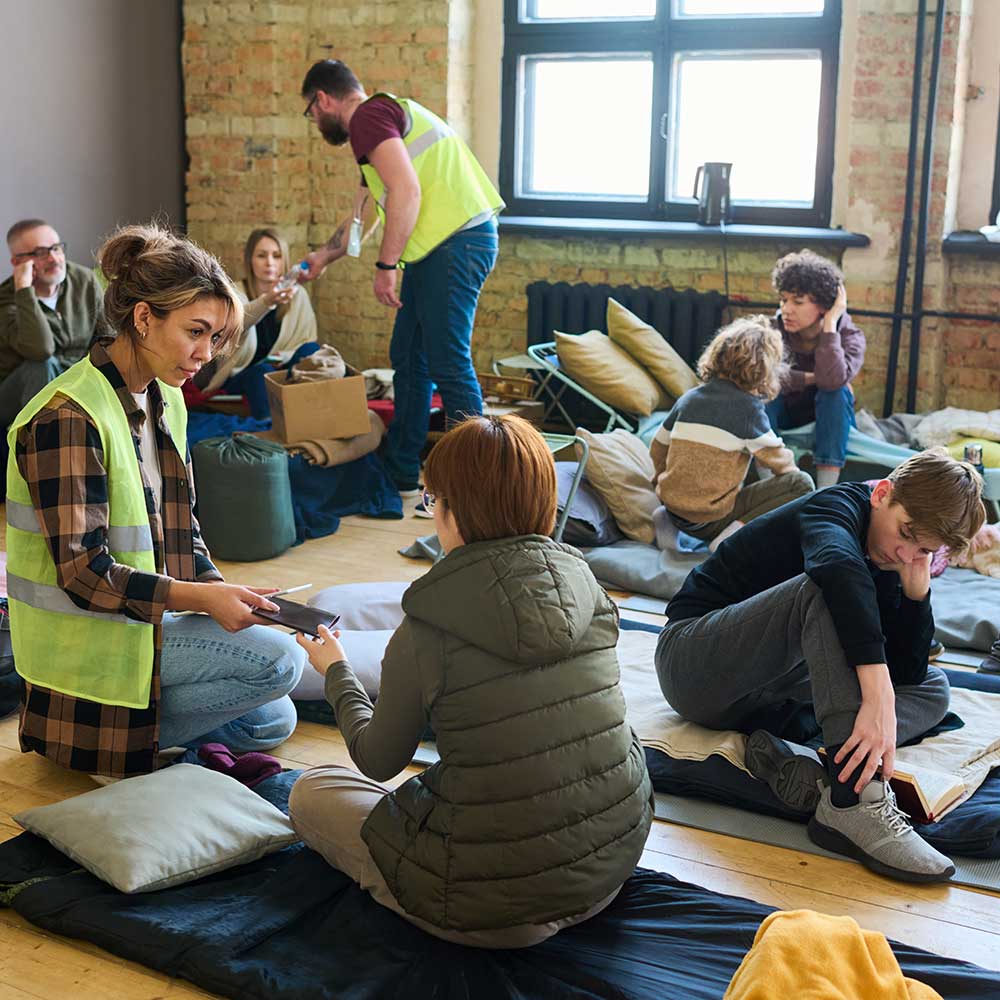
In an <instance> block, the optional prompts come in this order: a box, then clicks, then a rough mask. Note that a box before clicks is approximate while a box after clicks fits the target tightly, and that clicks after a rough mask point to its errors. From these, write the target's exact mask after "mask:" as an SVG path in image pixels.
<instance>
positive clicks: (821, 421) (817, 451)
mask: <svg viewBox="0 0 1000 1000" xmlns="http://www.w3.org/2000/svg"><path fill="white" fill-rule="evenodd" d="M767 415H768V418H769V419H770V421H771V426H772V427H773V428H774V429H775V430H776V431H781V430H785V429H786V428H790V427H799V426H801V425H802V424H806V423H809V420H810V419H814V420H815V421H816V440H815V443H814V444H813V459H814V461H815V462H816V464H817V465H831V466H834V467H835V468H838V469H842V468H843V467H844V461H845V460H846V458H847V435H848V434H849V433H850V430H851V428H852V427H856V426H857V423H856V421H855V419H854V393H853V392H851V389H850V386H846V385H845V386H843V387H841V388H840V389H829V390H821V389H817V390H816V409H815V413H814V414H813V415H810V414H807V413H803V412H802V411H801V410H798V411H796V412H795V413H790V412H789V409H788V407H787V406H786V405H785V400H784V398H783V397H782V396H779V397H778V398H777V399H774V400H772V401H771V402H770V403H768V404H767Z"/></svg>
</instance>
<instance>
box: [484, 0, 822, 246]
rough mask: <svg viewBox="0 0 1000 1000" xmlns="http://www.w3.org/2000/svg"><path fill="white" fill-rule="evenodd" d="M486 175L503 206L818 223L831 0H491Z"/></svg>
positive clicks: (563, 212)
mask: <svg viewBox="0 0 1000 1000" xmlns="http://www.w3.org/2000/svg"><path fill="white" fill-rule="evenodd" d="M505 3H506V11H505V40H504V57H503V74H504V87H503V123H502V135H501V158H500V183H501V188H502V193H503V196H504V199H505V200H506V202H507V205H508V209H509V211H510V212H511V214H513V215H530V216H567V217H590V218H611V219H634V220H640V221H641V220H650V221H652V220H674V221H694V220H695V219H696V217H697V200H696V198H695V197H694V185H695V175H696V173H697V169H698V167H699V166H700V165H701V164H702V163H705V162H710V161H723V162H727V163H732V164H733V167H732V174H731V197H732V211H731V221H733V222H746V223H757V224H762V225H801V226H826V225H829V222H830V199H831V181H832V174H833V126H834V97H835V90H836V77H837V52H838V47H839V42H840V0H505Z"/></svg>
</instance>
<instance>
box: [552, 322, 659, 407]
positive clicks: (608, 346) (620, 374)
mask: <svg viewBox="0 0 1000 1000" xmlns="http://www.w3.org/2000/svg"><path fill="white" fill-rule="evenodd" d="M555 337H556V353H558V355H559V362H560V364H561V365H562V367H563V370H564V371H565V372H566V374H567V375H568V376H569V377H570V378H571V379H574V380H575V381H577V382H579V383H580V385H582V386H583V387H584V389H587V390H588V391H589V392H592V393H593V394H594V395H595V396H596V397H597V398H598V399H599V400H601V401H602V402H604V403H607V404H608V405H609V406H614V407H615V408H616V409H619V410H624V411H625V412H626V413H637V414H640V415H641V416H644V417H645V416H649V414H650V413H652V412H653V411H654V410H662V409H667V408H668V407H669V406H670V400H669V399H668V398H667V396H666V395H665V393H664V392H663V390H662V389H661V388H660V384H659V383H658V382H657V381H656V379H654V378H653V376H652V375H650V374H649V372H647V371H644V370H643V369H642V368H641V367H640V366H639V365H638V364H637V363H636V361H635V360H634V359H633V357H632V355H631V354H629V353H628V351H625V350H623V349H622V348H621V347H619V346H618V345H617V344H615V343H613V342H612V341H611V338H610V337H606V336H605V335H604V334H603V333H601V331H600V330H591V331H590V332H589V333H581V334H579V335H573V334H569V333H559V332H558V331H557V332H556V335H555Z"/></svg>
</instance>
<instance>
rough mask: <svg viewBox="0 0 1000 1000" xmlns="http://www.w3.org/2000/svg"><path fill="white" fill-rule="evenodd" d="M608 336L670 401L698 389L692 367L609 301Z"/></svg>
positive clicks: (655, 333) (656, 334) (649, 329)
mask: <svg viewBox="0 0 1000 1000" xmlns="http://www.w3.org/2000/svg"><path fill="white" fill-rule="evenodd" d="M608 336H609V337H610V338H611V339H612V340H613V341H614V342H615V343H616V344H617V345H618V346H619V347H622V348H624V349H625V350H626V351H628V353H629V354H630V355H631V356H632V357H633V358H634V359H635V360H636V361H637V362H638V363H639V364H640V365H642V367H643V368H645V369H646V371H648V372H649V374H650V375H652V376H653V378H655V379H656V381H657V382H658V383H659V384H660V385H661V386H662V387H663V389H664V391H665V392H666V394H667V395H668V396H669V397H670V398H671V399H679V398H680V397H681V396H683V395H684V393H685V392H687V391H688V389H693V388H694V387H695V386H696V385H698V376H697V375H696V374H695V373H694V372H693V371H692V370H691V366H690V365H689V364H688V363H687V362H686V361H685V360H684V359H683V358H682V357H681V356H680V355H679V354H678V353H677V352H676V351H675V350H674V349H673V348H672V347H671V346H670V345H669V344H668V343H667V342H666V341H665V340H664V339H663V337H662V336H661V335H660V333H659V331H657V330H656V329H654V328H653V327H651V326H650V325H649V324H648V323H644V322H643V321H642V320H641V319H639V317H638V316H636V315H635V313H632V312H629V310H628V309H626V308H625V307H624V306H623V305H622V304H621V303H620V302H616V301H615V300H614V299H608Z"/></svg>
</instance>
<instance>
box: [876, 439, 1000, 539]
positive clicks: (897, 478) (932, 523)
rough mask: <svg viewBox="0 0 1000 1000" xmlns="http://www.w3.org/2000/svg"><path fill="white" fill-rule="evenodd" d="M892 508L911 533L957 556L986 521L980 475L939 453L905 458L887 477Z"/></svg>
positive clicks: (966, 464) (929, 451) (922, 453)
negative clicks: (906, 519) (906, 521)
mask: <svg viewBox="0 0 1000 1000" xmlns="http://www.w3.org/2000/svg"><path fill="white" fill-rule="evenodd" d="M886 478H887V479H888V480H889V482H890V483H892V500H891V501H890V502H891V503H894V504H899V505H900V506H901V507H902V508H903V509H904V510H905V511H906V513H907V514H908V515H909V517H910V524H911V527H912V529H913V532H914V534H916V535H917V536H918V537H922V538H933V539H936V540H940V541H941V542H942V543H943V544H944V545H947V546H948V548H949V549H951V551H952V552H953V553H954V554H955V555H961V554H962V553H964V552H965V551H966V550H967V549H968V547H969V543H970V542H971V541H972V539H973V538H974V537H975V535H976V533H977V532H978V531H979V529H980V528H981V527H982V526H983V524H984V523H985V522H986V508H985V507H984V506H983V479H982V476H980V475H979V473H978V472H977V471H976V470H975V469H974V468H973V467H972V466H971V465H970V464H969V463H968V462H960V461H958V459H956V458H952V457H951V455H949V454H948V453H947V452H946V451H945V450H944V449H943V448H931V449H930V450H928V451H922V452H921V453H920V454H919V455H914V456H913V457H912V458H908V459H907V460H906V461H905V462H903V464H902V465H900V466H898V467H897V468H895V469H893V470H892V472H890V473H889V475H888V476H887V477H886Z"/></svg>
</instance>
